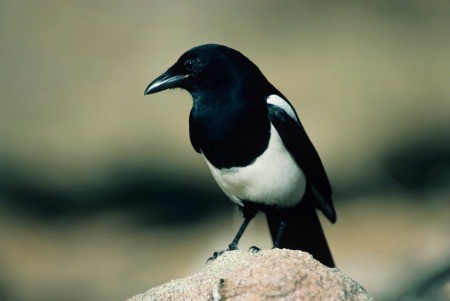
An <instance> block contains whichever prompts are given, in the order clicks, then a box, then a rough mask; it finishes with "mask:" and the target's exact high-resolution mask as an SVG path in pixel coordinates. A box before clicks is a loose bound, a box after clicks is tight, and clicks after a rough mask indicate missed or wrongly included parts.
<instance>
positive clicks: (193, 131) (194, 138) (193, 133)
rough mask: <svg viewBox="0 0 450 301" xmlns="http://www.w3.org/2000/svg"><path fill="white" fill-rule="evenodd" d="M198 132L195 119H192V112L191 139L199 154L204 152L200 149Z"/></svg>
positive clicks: (190, 119) (190, 123) (190, 116)
mask: <svg viewBox="0 0 450 301" xmlns="http://www.w3.org/2000/svg"><path fill="white" fill-rule="evenodd" d="M197 135H198V131H197V129H196V124H195V122H194V118H193V117H192V111H191V113H190V114H189V138H191V144H192V147H193V148H194V149H195V151H196V152H197V153H199V154H201V153H202V150H201V149H200V146H199V145H198V137H197Z"/></svg>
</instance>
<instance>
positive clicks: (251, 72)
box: [144, 44, 336, 267]
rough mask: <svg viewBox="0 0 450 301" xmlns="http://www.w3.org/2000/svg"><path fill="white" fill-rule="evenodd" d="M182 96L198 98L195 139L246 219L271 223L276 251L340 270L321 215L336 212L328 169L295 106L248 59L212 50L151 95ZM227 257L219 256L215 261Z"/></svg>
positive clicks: (332, 216)
mask: <svg viewBox="0 0 450 301" xmlns="http://www.w3.org/2000/svg"><path fill="white" fill-rule="evenodd" d="M172 88H182V89H185V90H187V91H188V92H189V93H190V94H191V95H192V98H193V107H192V110H191V113H190V116H189V133H190V139H191V143H192V146H193V147H194V149H195V150H196V151H197V152H198V153H200V154H203V156H204V158H205V160H206V163H207V165H208V166H209V168H210V170H211V173H212V175H213V176H214V179H215V180H216V182H217V184H218V185H219V186H220V188H221V189H222V190H223V192H224V193H225V194H226V195H227V196H228V197H229V198H230V199H231V201H233V202H234V203H236V204H237V205H238V206H239V207H240V208H241V209H242V212H243V215H244V222H243V224H242V226H241V227H240V229H239V231H238V233H237V234H236V236H235V238H234V239H233V241H232V243H231V244H230V245H229V246H228V249H227V250H235V249H237V245H238V242H239V239H240V238H241V236H242V234H243V233H244V231H245V229H246V227H247V225H248V223H249V222H250V220H251V219H252V218H253V217H254V216H255V215H256V214H257V212H259V211H261V212H264V213H265V214H266V216H267V220H268V224H269V228H270V232H271V236H272V239H273V241H274V247H276V248H288V249H295V250H302V251H306V252H309V253H310V254H312V255H313V257H314V258H316V259H317V260H319V261H321V262H322V263H323V264H325V265H327V266H329V267H334V262H333V258H332V256H331V252H330V249H329V247H328V244H327V241H326V239H325V235H324V233H323V230H322V227H321V225H320V222H319V219H318V216H317V213H316V208H318V209H319V210H321V211H322V212H323V213H324V214H325V216H326V217H327V218H328V219H329V220H330V221H331V222H333V223H334V222H335V221H336V212H335V209H334V206H333V202H332V199H331V195H332V191H331V186H330V183H329V181H328V178H327V175H326V173H325V169H324V167H323V165H322V162H321V160H320V158H319V155H318V154H317V152H316V150H315V148H314V146H313V144H312V143H311V141H310V140H309V138H308V136H307V134H306V132H305V130H304V129H303V126H302V124H301V123H300V119H299V118H298V115H297V113H296V112H295V110H294V108H293V107H292V105H291V104H290V103H289V101H288V100H287V99H286V97H284V96H283V94H281V93H280V92H279V91H278V90H277V89H276V88H275V87H274V86H273V85H272V84H271V83H270V82H269V81H268V80H267V79H266V78H265V76H264V75H263V74H262V72H261V71H260V70H259V68H258V67H257V66H256V65H255V64H253V63H252V62H251V61H250V60H249V59H248V58H247V57H245V56H244V55H243V54H241V53H240V52H238V51H236V50H234V49H231V48H229V47H226V46H222V45H216V44H206V45H201V46H198V47H194V48H192V49H190V50H188V51H187V52H185V53H184V54H183V55H182V56H181V57H180V58H179V59H178V61H177V62H176V63H175V64H174V65H173V66H172V67H170V68H169V69H168V70H167V71H166V72H165V73H164V74H162V75H161V76H159V77H158V78H156V79H155V80H154V81H152V82H151V83H150V84H149V85H148V86H147V88H146V89H145V93H144V94H145V95H147V94H152V93H156V92H160V91H163V90H166V89H172ZM217 254H220V253H215V256H217Z"/></svg>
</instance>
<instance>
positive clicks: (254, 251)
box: [248, 246, 261, 254]
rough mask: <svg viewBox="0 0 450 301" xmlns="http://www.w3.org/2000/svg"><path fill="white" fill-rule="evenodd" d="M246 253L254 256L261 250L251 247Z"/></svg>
mask: <svg viewBox="0 0 450 301" xmlns="http://www.w3.org/2000/svg"><path fill="white" fill-rule="evenodd" d="M248 251H249V252H251V253H253V254H255V253H259V252H260V251H261V249H260V248H258V247H257V246H251V247H250V248H249V249H248Z"/></svg>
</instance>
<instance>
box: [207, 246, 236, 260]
mask: <svg viewBox="0 0 450 301" xmlns="http://www.w3.org/2000/svg"><path fill="white" fill-rule="evenodd" d="M237 249H238V247H237V244H235V243H233V242H232V243H231V244H229V245H228V248H227V249H226V250H222V251H217V252H214V253H213V255H212V256H211V257H209V258H208V259H207V260H206V263H209V262H211V261H214V260H216V259H217V257H219V256H220V255H222V254H223V253H225V252H226V251H235V250H237Z"/></svg>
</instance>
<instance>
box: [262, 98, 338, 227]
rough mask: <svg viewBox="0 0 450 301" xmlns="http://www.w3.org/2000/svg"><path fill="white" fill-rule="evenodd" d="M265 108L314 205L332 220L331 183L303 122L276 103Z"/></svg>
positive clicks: (333, 212) (333, 217)
mask: <svg viewBox="0 0 450 301" xmlns="http://www.w3.org/2000/svg"><path fill="white" fill-rule="evenodd" d="M268 109H269V119H270V122H271V123H272V124H273V126H274V127H275V129H276V130H277V132H278V134H279V135H280V137H281V140H282V141H283V143H284V145H285V147H286V148H287V150H288V151H289V152H290V153H291V155H292V156H293V157H294V159H295V161H296V162H297V164H298V165H299V167H300V168H301V169H302V170H303V172H304V173H305V176H306V179H307V180H308V183H309V184H310V186H311V192H312V195H313V198H314V201H315V205H316V207H317V208H318V209H320V210H321V211H322V212H323V213H324V214H325V216H326V217H327V218H328V219H329V220H330V221H331V222H333V223H334V222H335V221H336V212H335V209H334V206H333V201H332V199H331V195H332V191H331V185H330V182H329V181H328V177H327V174H326V173H325V169H324V167H323V165H322V161H321V160H320V157H319V155H318V154H317V151H316V149H315V148H314V146H313V144H312V143H311V141H310V140H309V138H308V135H307V134H306V132H305V130H304V128H303V126H302V125H301V123H300V122H297V121H295V120H293V119H292V118H291V117H290V116H289V115H288V114H287V113H286V112H285V111H284V110H283V109H281V108H279V107H277V106H275V105H272V104H268Z"/></svg>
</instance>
